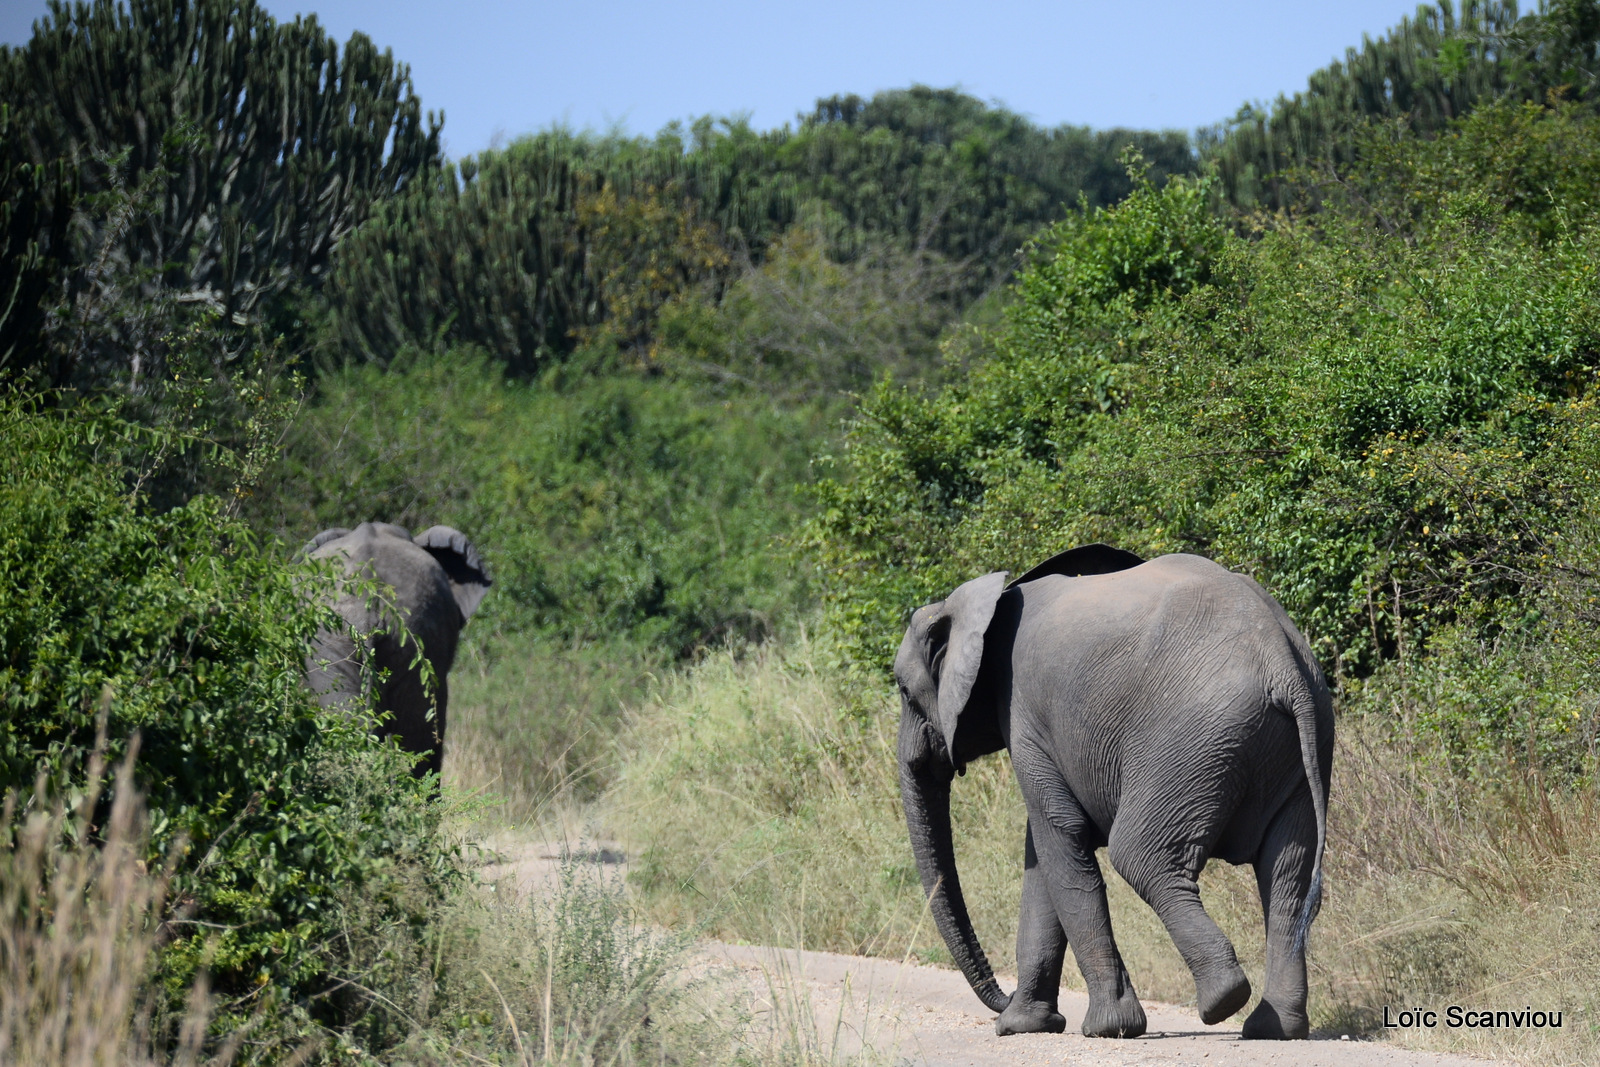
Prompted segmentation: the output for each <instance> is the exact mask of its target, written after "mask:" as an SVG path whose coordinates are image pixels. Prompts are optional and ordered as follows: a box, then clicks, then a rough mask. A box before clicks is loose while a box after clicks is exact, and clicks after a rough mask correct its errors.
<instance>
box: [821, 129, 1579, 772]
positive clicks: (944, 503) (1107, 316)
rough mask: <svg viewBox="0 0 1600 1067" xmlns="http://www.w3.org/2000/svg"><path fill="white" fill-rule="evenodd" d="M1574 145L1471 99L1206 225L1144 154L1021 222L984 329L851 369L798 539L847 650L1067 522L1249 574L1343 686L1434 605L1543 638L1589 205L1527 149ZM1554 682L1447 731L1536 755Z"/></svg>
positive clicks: (1436, 630)
mask: <svg viewBox="0 0 1600 1067" xmlns="http://www.w3.org/2000/svg"><path fill="white" fill-rule="evenodd" d="M1597 144H1600V123H1597V122H1596V121H1595V120H1594V119H1591V118H1585V117H1582V116H1580V115H1579V114H1577V113H1575V112H1573V111H1571V110H1568V109H1555V110H1534V111H1525V110H1524V111H1519V110H1516V109H1513V108H1509V107H1500V108H1495V109H1490V110H1489V111H1486V112H1484V113H1482V114H1480V115H1479V116H1476V117H1475V118H1473V119H1472V120H1469V121H1467V122H1465V123H1463V124H1459V125H1458V126H1457V127H1456V128H1454V129H1453V130H1452V133H1451V136H1450V139H1448V140H1444V141H1441V142H1438V143H1429V142H1415V141H1413V142H1410V143H1409V144H1407V145H1404V146H1400V145H1397V146H1393V147H1392V148H1391V149H1390V150H1389V151H1387V153H1386V154H1384V155H1383V156H1382V158H1381V162H1374V163H1373V164H1372V167H1373V168H1374V169H1369V170H1365V171H1363V170H1359V169H1358V170H1356V171H1355V172H1353V173H1352V174H1351V175H1350V176H1349V181H1348V183H1347V185H1346V189H1347V191H1346V193H1345V194H1344V196H1345V199H1344V200H1342V201H1341V200H1340V199H1338V198H1337V197H1333V196H1328V197H1325V199H1324V201H1323V203H1322V209H1321V210H1320V211H1319V212H1317V213H1316V214H1314V215H1312V216H1310V217H1309V218H1308V219H1305V220H1301V219H1298V218H1296V217H1294V216H1288V217H1283V218H1280V219H1278V220H1275V221H1272V222H1270V223H1268V224H1264V225H1263V226H1262V228H1260V229H1258V230H1255V231H1251V232H1248V233H1246V234H1244V235H1242V236H1241V235H1236V234H1231V233H1228V232H1226V231H1225V230H1224V228H1223V227H1222V225H1221V224H1220V223H1219V222H1218V221H1216V220H1215V219H1214V218H1213V217H1212V216H1211V215H1210V214H1209V212H1208V211H1207V208H1206V198H1205V195H1204V190H1203V189H1202V187H1201V186H1200V185H1197V184H1194V183H1189V182H1186V181H1174V182H1172V183H1170V184H1169V185H1168V186H1167V187H1165V188H1164V189H1159V190H1158V189H1156V188H1154V187H1153V186H1148V185H1147V186H1145V187H1143V188H1141V189H1140V190H1139V191H1137V192H1136V193H1135V194H1134V195H1133V196H1132V197H1130V199H1129V200H1128V201H1126V202H1124V203H1123V204H1121V205H1118V206H1117V207H1115V208H1112V209H1107V210H1105V211H1099V212H1093V213H1090V214H1088V215H1086V216H1084V217H1082V218H1079V219H1074V220H1071V221H1068V222H1064V223H1062V224H1060V225H1058V226H1057V227H1055V228H1053V229H1051V230H1049V231H1047V232H1046V233H1045V234H1043V235H1042V236H1041V237H1040V238H1039V240H1038V241H1037V242H1036V243H1035V246H1034V253H1033V258H1032V260H1031V263H1030V266H1029V267H1028V269H1027V271H1026V272H1025V273H1024V274H1023V275H1022V276H1021V277H1020V278H1019V280H1018V282H1017V284H1016V287H1015V290H1014V303H1013V304H1012V305H1011V307H1010V308H1009V311H1008V316H1007V320H1006V322H1005V324H1004V325H1003V326H1002V327H1001V328H1000V329H998V330H997V331H995V333H994V335H993V337H992V355H991V357H990V358H989V359H988V360H986V361H984V362H981V363H979V364H977V365H975V366H974V368H973V369H972V371H971V372H970V374H968V375H967V376H965V377H964V378H963V379H962V380H959V381H957V382H956V383H954V384H952V385H951V386H950V387H949V388H947V389H945V390H943V391H942V392H939V393H936V394H932V395H926V396H924V395H919V394H917V393H914V392H910V391H905V390H900V389H895V388H888V387H886V388H884V389H882V390H880V391H879V392H878V393H877V394H876V395H875V396H874V398H873V399H872V400H871V402H870V403H869V404H868V406H867V408H866V410H865V412H864V414H863V418H862V419H861V421H860V422H859V423H858V424H857V426H856V429H855V431H854V433H853V437H852V440H851V442H850V445H849V448H848V450H847V451H846V453H845V455H844V457H843V460H842V467H841V468H840V473H839V476H838V477H836V478H835V479H832V480H830V481H828V482H825V483H824V484H823V486H822V492H823V503H824V509H825V510H824V513H823V515H822V517H821V518H820V519H819V520H818V521H817V522H816V523H815V524H814V525H813V527H812V537H813V543H814V544H815V545H816V546H817V547H818V549H819V552H820V555H821V558H822V560H823V562H824V565H825V567H826V569H827V574H828V579H827V580H828V581H829V583H830V588H829V596H830V603H831V605H832V611H833V617H834V618H835V619H836V620H838V621H839V623H840V624H841V625H842V626H843V627H844V628H845V630H846V632H847V633H849V634H850V635H852V637H853V640H854V641H855V648H856V650H857V654H858V656H861V657H864V658H865V660H866V661H867V662H873V663H882V662H885V661H886V659H887V656H888V653H889V652H890V651H891V650H892V648H893V641H894V639H895V635H896V633H897V631H898V629H899V620H900V619H901V618H902V617H903V613H904V612H905V611H907V610H909V609H910V608H912V607H914V606H915V605H916V604H917V603H919V602H923V601H926V600H931V599H934V598H936V597H938V596H941V595H943V593H944V592H946V591H947V590H948V589H950V588H951V587H953V586H954V585H955V584H956V583H957V582H958V581H960V580H961V579H962V578H964V577H967V576H971V575H973V574H978V573H982V572H983V571H986V570H991V569H996V568H1001V567H1007V568H1011V569H1013V570H1018V569H1023V568H1025V567H1027V566H1029V565H1030V564H1031V563H1033V562H1036V561H1037V560H1038V559H1039V558H1042V557H1043V556H1045V555H1047V554H1049V553H1050V552H1052V551H1056V550H1059V549H1060V548H1063V547H1066V546H1068V545H1070V544H1073V543H1077V542H1083V541H1090V540H1109V541H1113V542H1116V543H1119V544H1122V545H1125V546H1127V547H1129V548H1132V549H1135V550H1138V551H1141V552H1144V553H1155V552H1161V551H1174V550H1185V551H1197V552H1201V553H1203V554H1206V555H1210V556H1213V557H1215V558H1218V559H1220V560H1222V561H1223V562H1225V563H1227V564H1229V565H1231V566H1234V567H1239V568H1242V569H1245V570H1247V571H1249V572H1251V573H1253V574H1255V575H1256V576H1257V577H1258V578H1260V579H1261V580H1262V582H1263V583H1264V584H1265V585H1266V586H1267V587H1268V588H1269V589H1271V590H1272V591H1273V593H1274V594H1275V595H1276V596H1278V598H1279V599H1280V600H1282V601H1283V602H1284V604H1285V606H1286V607H1287V608H1288V609H1289V611H1290V613H1291V614H1292V615H1293V616H1294V617H1295V619H1296V620H1297V621H1298V622H1299V623H1300V624H1301V626H1302V627H1303V628H1304V629H1306V631H1307V632H1308V636H1310V637H1311V638H1312V639H1313V641H1314V643H1315V645H1316V647H1317V649H1318V654H1319V655H1320V656H1321V657H1322V658H1323V660H1324V662H1325V663H1327V664H1328V666H1329V668H1330V670H1331V671H1332V672H1333V673H1334V674H1335V675H1336V677H1337V678H1338V679H1339V680H1340V681H1341V683H1342V684H1343V683H1346V682H1348V681H1350V680H1353V679H1355V678H1358V677H1361V676H1365V675H1367V674H1368V673H1370V672H1371V671H1372V670H1374V669H1375V668H1376V667H1377V666H1378V664H1379V663H1380V662H1383V661H1406V662H1412V661H1414V660H1415V659H1416V657H1417V656H1418V655H1419V654H1421V653H1423V652H1424V651H1426V649H1427V648H1428V644H1429V641H1430V640H1431V639H1433V638H1434V637H1435V635H1440V634H1442V633H1443V631H1445V630H1449V631H1450V632H1451V633H1452V634H1454V635H1455V637H1453V638H1452V640H1458V641H1459V640H1464V641H1467V642H1469V643H1471V644H1472V645H1473V647H1478V646H1479V645H1480V644H1481V645H1482V647H1483V648H1484V649H1494V650H1498V651H1496V653H1495V654H1497V655H1500V654H1505V655H1509V654H1510V649H1511V648H1512V647H1513V646H1518V647H1521V644H1520V643H1525V642H1527V641H1530V640H1531V641H1532V642H1533V645H1532V646H1528V647H1537V646H1539V645H1540V644H1541V643H1543V644H1546V645H1548V642H1542V641H1541V639H1540V638H1537V637H1535V636H1534V632H1533V631H1529V630H1528V629H1527V628H1528V627H1530V626H1534V625H1535V623H1539V625H1555V623H1554V622H1552V621H1551V620H1553V619H1554V618H1555V615H1556V614H1557V613H1556V609H1555V608H1554V607H1553V606H1550V605H1547V604H1546V603H1545V600H1544V599H1543V598H1545V597H1547V596H1557V595H1559V596H1560V597H1561V598H1562V600H1561V603H1563V604H1569V605H1570V604H1576V603H1581V602H1584V601H1583V597H1585V596H1587V595H1589V591H1587V587H1584V591H1583V592H1581V594H1580V592H1579V591H1578V589H1576V588H1574V586H1575V584H1576V585H1577V586H1582V585H1583V583H1582V582H1581V581H1579V580H1578V578H1577V576H1578V575H1581V574H1583V573H1585V570H1584V567H1583V566H1582V564H1581V563H1580V562H1579V557H1584V558H1586V554H1587V553H1589V552H1591V551H1592V542H1590V541H1589V540H1588V538H1589V537H1590V533H1589V532H1588V530H1587V526H1586V524H1587V520H1586V519H1583V518H1582V516H1584V515H1585V514H1586V513H1587V511H1588V509H1589V508H1591V507H1592V502H1593V489H1592V488H1591V486H1592V481H1591V480H1590V476H1589V473H1588V470H1587V469H1586V468H1587V463H1588V457H1589V456H1590V455H1591V453H1592V445H1589V444H1588V443H1587V442H1588V441H1589V440H1590V438H1591V437H1592V435H1593V433H1594V432H1595V429H1596V427H1595V425H1594V423H1593V401H1592V399H1591V390H1592V388H1593V381H1594V373H1595V361H1594V353H1595V352H1596V351H1597V350H1600V288H1597V281H1596V274H1595V272H1594V269H1593V262H1594V258H1595V252H1596V250H1597V247H1600V229H1597V228H1596V226H1595V224H1594V216H1593V214H1592V207H1591V206H1590V204H1589V202H1588V200H1587V196H1586V194H1584V195H1579V196H1571V197H1569V198H1567V199H1564V200H1562V201H1561V202H1560V203H1559V205H1552V204H1551V202H1550V199H1549V198H1550V196H1551V195H1553V192H1554V190H1557V189H1565V190H1568V191H1569V192H1582V191H1583V190H1584V189H1586V186H1585V185H1584V183H1582V182H1581V181H1578V180H1574V179H1568V178H1564V177H1563V178H1562V180H1561V181H1559V182H1546V181H1543V177H1544V176H1548V175H1551V174H1555V175H1558V176H1562V175H1575V174H1581V173H1583V171H1584V168H1585V167H1587V166H1588V165H1589V164H1588V163H1587V161H1588V160H1591V159H1593V158H1594V152H1595V151H1596V147H1595V146H1596V145H1597ZM1575 146H1582V148H1581V151H1575V150H1574V149H1575ZM1491 159H1505V160H1507V165H1505V166H1501V167H1490V166H1487V165H1484V164H1483V163H1482V162H1480V161H1487V160H1491ZM1396 171H1400V172H1403V173H1407V174H1411V175H1414V176H1425V177H1419V178H1415V179H1414V180H1412V181H1410V182H1409V183H1407V182H1396V183H1390V182H1389V179H1388V177H1387V175H1390V174H1393V173H1395V172H1396ZM1519 181H1521V182H1523V183H1524V184H1520V185H1519V184H1518V182H1519ZM1373 185H1381V187H1382V188H1383V189H1384V190H1385V193H1386V197H1387V199H1386V200H1385V201H1384V202H1383V208H1384V210H1383V212H1382V213H1379V212H1377V211H1376V210H1375V209H1373V207H1372V204H1371V201H1370V200H1368V199H1366V198H1364V197H1363V196H1361V195H1360V193H1361V191H1362V190H1363V189H1365V188H1367V187H1369V186H1373ZM1396 218H1398V219H1402V220H1404V225H1399V224H1395V223H1392V222H1390V221H1389V220H1391V219H1396ZM1563 617H1565V618H1567V619H1569V620H1571V621H1569V622H1568V623H1565V624H1563V625H1566V626H1568V627H1569V630H1568V632H1569V634H1570V636H1571V637H1572V638H1573V639H1575V640H1579V641H1584V642H1586V643H1585V644H1584V645H1583V646H1582V647H1586V648H1588V647H1592V644H1589V643H1587V641H1588V639H1587V636H1586V634H1585V631H1584V628H1583V627H1582V626H1581V625H1580V624H1578V623H1577V621H1576V620H1577V617H1576V616H1573V615H1572V614H1571V612H1570V611H1568V612H1567V614H1566V615H1565V616H1563ZM1539 620H1544V621H1543V622H1539ZM1440 647H1441V650H1442V649H1443V648H1444V647H1446V646H1445V645H1443V644H1441V646H1440ZM1480 654H1482V653H1474V655H1480ZM1579 680H1580V676H1571V677H1569V678H1567V681H1571V682H1578V681H1579ZM1576 699H1578V701H1579V703H1580V704H1582V705H1583V707H1584V708H1586V709H1587V710H1586V711H1581V712H1580V713H1579V715H1578V716H1577V717H1576V718H1574V717H1573V716H1572V714H1571V712H1572V710H1573V706H1572V705H1570V704H1569V703H1568V702H1564V701H1555V702H1554V703H1553V704H1551V705H1550V709H1549V711H1548V714H1544V713H1541V714H1543V716H1544V717H1543V718H1542V719H1541V722H1543V723H1544V725H1543V726H1541V727H1540V728H1539V729H1536V730H1533V731H1531V732H1530V731H1529V730H1527V729H1525V726H1526V723H1525V722H1524V717H1523V716H1521V715H1520V714H1519V715H1514V716H1512V719H1515V720H1516V722H1517V723H1519V724H1521V725H1516V726H1514V727H1513V726H1511V725H1509V723H1508V722H1507V721H1504V717H1503V716H1502V717H1501V720H1502V721H1500V725H1496V720H1494V717H1493V716H1490V718H1489V719H1488V720H1485V725H1484V729H1486V730H1487V731H1488V732H1487V734H1484V735H1483V736H1479V737H1478V740H1476V741H1474V742H1473V744H1477V745H1480V746H1487V747H1488V748H1492V749H1494V750H1496V751H1499V750H1501V749H1502V747H1503V746H1505V745H1511V746H1513V747H1514V748H1516V749H1517V750H1518V751H1520V752H1522V753H1523V754H1524V756H1525V757H1526V758H1529V759H1536V760H1537V759H1541V758H1544V757H1543V756H1541V755H1540V753H1541V752H1543V753H1544V754H1545V756H1553V755H1554V753H1553V751H1551V746H1550V745H1549V744H1546V743H1544V742H1537V743H1535V741H1534V740H1533V739H1536V738H1539V737H1544V736H1547V735H1549V736H1552V737H1553V736H1554V735H1559V739H1564V740H1559V743H1556V744H1555V747H1556V748H1561V749H1563V750H1564V751H1565V753H1566V755H1565V756H1563V757H1562V758H1563V759H1569V760H1570V759H1576V758H1578V757H1580V756H1581V755H1582V752H1581V751H1580V750H1581V749H1583V748H1585V747H1586V746H1587V742H1585V741H1582V740H1581V739H1583V738H1585V737H1592V733H1593V725H1592V723H1589V722H1588V720H1587V718H1586V716H1589V717H1592V714H1593V709H1592V707H1590V704H1592V701H1590V700H1589V698H1588V697H1578V698H1576ZM1535 703H1537V701H1535ZM1557 707H1559V709H1560V710H1559V711H1558V710H1556V708H1557ZM1440 714H1443V715H1445V716H1446V717H1447V718H1451V720H1452V721H1455V720H1456V718H1458V717H1456V716H1453V715H1451V714H1450V713H1448V712H1444V711H1441V712H1440ZM1552 715H1553V716H1555V718H1554V719H1552V718H1550V716H1552ZM1478 718H1479V719H1482V718H1483V717H1482V716H1481V715H1480V716H1478ZM1458 725H1459V724H1458ZM1452 728H1453V729H1454V727H1452ZM1462 729H1465V730H1466V731H1467V733H1473V730H1474V729H1476V728H1472V729H1468V728H1466V727H1464V726H1463V727H1462ZM1474 736H1478V735H1476V734H1474ZM1574 745H1576V746H1577V749H1576V750H1575V749H1574V748H1573V746H1574ZM1567 765H1568V766H1573V764H1571V763H1570V762H1569V763H1568V764H1567Z"/></svg>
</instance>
